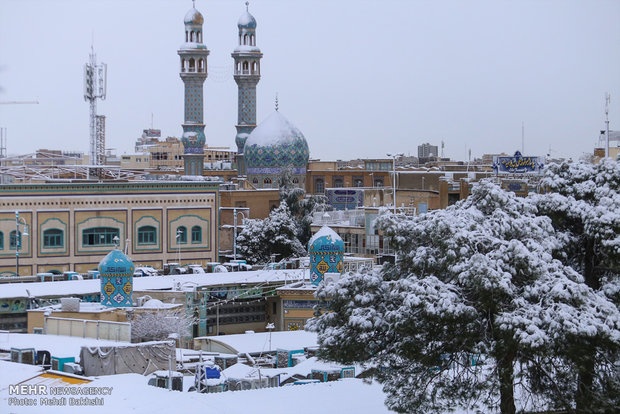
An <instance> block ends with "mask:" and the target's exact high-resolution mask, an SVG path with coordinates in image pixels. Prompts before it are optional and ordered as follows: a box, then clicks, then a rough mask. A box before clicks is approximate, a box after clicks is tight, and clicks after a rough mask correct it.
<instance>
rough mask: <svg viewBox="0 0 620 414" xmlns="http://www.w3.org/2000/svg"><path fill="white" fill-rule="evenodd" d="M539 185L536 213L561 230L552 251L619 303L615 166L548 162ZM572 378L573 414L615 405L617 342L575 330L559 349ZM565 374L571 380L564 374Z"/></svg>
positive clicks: (619, 174)
mask: <svg viewBox="0 0 620 414" xmlns="http://www.w3.org/2000/svg"><path fill="white" fill-rule="evenodd" d="M542 185H543V186H544V187H546V188H547V189H548V191H549V193H547V194H544V195H540V196H536V197H534V198H535V201H536V204H537V206H538V211H539V214H542V215H546V216H548V217H550V218H551V220H552V222H553V225H554V227H555V228H556V230H557V231H558V232H559V233H560V234H561V241H562V243H561V245H560V246H559V248H558V249H556V250H555V252H554V253H555V255H556V257H557V258H559V259H560V260H561V261H562V262H563V263H565V264H566V265H569V266H571V267H572V268H573V269H575V270H576V271H577V272H578V273H579V274H580V275H581V276H582V277H583V282H584V283H585V285H586V286H587V287H589V288H590V289H592V290H594V291H596V292H597V294H598V295H599V296H601V297H602V298H606V299H607V300H609V301H611V302H613V303H615V304H616V306H618V304H620V277H619V276H620V164H619V163H618V162H615V161H612V160H610V159H604V160H602V161H601V162H600V163H599V164H591V163H585V162H579V163H562V164H551V165H549V166H548V167H547V168H546V169H545V175H544V178H543V180H542ZM559 350H560V351H561V354H562V355H563V356H564V361H563V362H564V364H566V365H565V366H566V367H567V370H568V371H569V372H571V373H572V372H575V371H576V372H577V373H578V375H577V376H576V377H575V376H572V378H573V381H572V382H570V385H571V387H569V388H568V389H567V390H566V391H567V393H570V394H574V395H575V400H576V404H575V405H576V408H577V412H578V413H597V412H604V411H605V410H609V412H612V411H613V409H614V408H616V409H617V407H620V382H619V381H620V380H619V379H618V372H617V366H618V362H619V360H620V349H619V347H618V341H617V340H616V341H609V340H607V338H606V336H604V335H603V336H601V335H600V334H599V333H598V332H597V331H595V330H584V331H578V332H575V333H574V334H573V335H571V336H569V337H567V338H565V342H564V343H562V345H561V346H560V347H559ZM567 378H571V376H570V375H567Z"/></svg>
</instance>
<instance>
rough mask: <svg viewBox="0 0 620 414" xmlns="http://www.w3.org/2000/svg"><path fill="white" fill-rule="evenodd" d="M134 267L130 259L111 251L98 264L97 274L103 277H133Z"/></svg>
mask: <svg viewBox="0 0 620 414" xmlns="http://www.w3.org/2000/svg"><path fill="white" fill-rule="evenodd" d="M133 271H134V265H133V262H132V261H131V259H130V258H129V257H127V256H125V254H124V253H123V252H122V251H120V250H118V249H115V250H112V251H111V252H110V253H108V255H107V256H106V257H104V258H103V259H101V261H100V262H99V273H100V274H101V275H102V276H103V275H105V276H124V275H127V274H130V275H132V276H133Z"/></svg>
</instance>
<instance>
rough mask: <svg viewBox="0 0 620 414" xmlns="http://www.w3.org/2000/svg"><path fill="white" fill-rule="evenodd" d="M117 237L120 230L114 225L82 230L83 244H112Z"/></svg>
mask: <svg viewBox="0 0 620 414" xmlns="http://www.w3.org/2000/svg"><path fill="white" fill-rule="evenodd" d="M115 237H117V238H118V237H119V231H118V229H116V228H114V227H93V228H91V229H86V230H84V231H83V232H82V245H84V246H111V245H113V244H114V238H115Z"/></svg>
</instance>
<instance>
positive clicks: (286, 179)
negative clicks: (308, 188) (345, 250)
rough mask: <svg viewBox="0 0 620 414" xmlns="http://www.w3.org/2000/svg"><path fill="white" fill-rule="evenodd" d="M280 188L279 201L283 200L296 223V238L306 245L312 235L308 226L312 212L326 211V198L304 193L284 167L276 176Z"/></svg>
mask: <svg viewBox="0 0 620 414" xmlns="http://www.w3.org/2000/svg"><path fill="white" fill-rule="evenodd" d="M278 186H279V188H280V202H285V203H286V204H287V205H288V206H289V210H290V212H291V215H292V216H293V219H294V220H295V223H296V225H297V234H296V235H297V239H298V240H299V242H300V243H301V244H302V245H303V246H307V245H308V241H310V238H311V237H312V231H311V228H310V226H311V225H312V214H313V213H315V212H317V211H327V210H328V209H329V206H328V204H327V199H326V198H325V196H322V195H306V192H305V191H304V189H303V188H299V187H298V186H297V185H295V184H294V183H293V177H292V172H291V170H290V169H284V170H283V171H282V174H280V176H279V177H278Z"/></svg>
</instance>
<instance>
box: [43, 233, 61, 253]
mask: <svg viewBox="0 0 620 414" xmlns="http://www.w3.org/2000/svg"><path fill="white" fill-rule="evenodd" d="M63 236H64V234H63V231H62V230H60V229H48V230H45V231H44V232H43V247H46V248H57V247H63V246H64V240H63V239H64V237H63Z"/></svg>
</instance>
